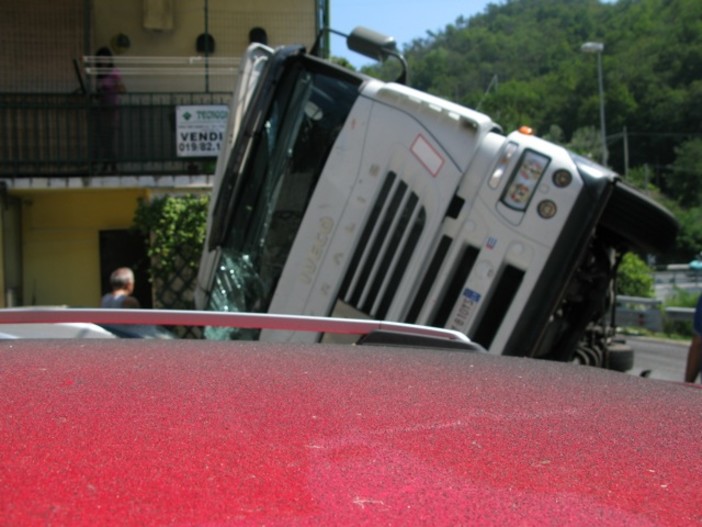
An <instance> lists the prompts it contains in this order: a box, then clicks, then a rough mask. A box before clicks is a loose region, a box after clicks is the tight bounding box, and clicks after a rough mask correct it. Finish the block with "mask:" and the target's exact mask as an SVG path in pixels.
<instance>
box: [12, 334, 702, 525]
mask: <svg viewBox="0 0 702 527" xmlns="http://www.w3.org/2000/svg"><path fill="white" fill-rule="evenodd" d="M0 408H1V415H0V423H1V424H0V496H1V497H0V503H1V505H0V513H1V518H2V523H4V524H8V525H35V524H59V525H60V524H72V525H95V524H106V523H111V524H119V525H126V524H134V525H147V524H159V525H161V524H215V525H217V524H228V523H249V524H257V525H264V524H265V525H289V524H363V523H366V524H373V525H376V524H401V525H411V524H431V525H440V524H444V525H459V524H462V525H468V524H504V525H512V524H520V525H529V524H531V525H543V524H555V525H564V524H570V525H593V524H597V525H617V526H620V525H632V524H637V525H681V524H691V523H699V522H700V521H701V519H702V502H701V501H700V499H699V498H700V496H701V495H702V494H701V492H700V489H701V488H702V453H701V450H702V449H701V448H700V447H701V445H702V443H701V441H700V435H701V434H702V390H699V389H697V388H696V387H693V386H689V385H682V384H680V385H677V384H670V383H664V382H660V381H652V380H648V379H642V378H638V377H633V376H630V375H625V374H621V373H616V372H607V371H602V370H596V369H592V368H588V367H583V366H573V365H567V364H558V363H552V362H543V361H537V360H534V359H519V358H510V357H495V356H491V355H484V354H477V353H465V352H448V351H436V350H432V351H429V350H417V349H391V348H376V347H360V346H356V347H350V346H334V345H291V344H279V345H275V344H273V345H271V344H260V343H259V344H257V343H235V342H228V343H215V342H201V341H133V340H105V341H92V340H91V341H60V342H59V341H21V340H15V341H9V342H4V343H2V344H0Z"/></svg>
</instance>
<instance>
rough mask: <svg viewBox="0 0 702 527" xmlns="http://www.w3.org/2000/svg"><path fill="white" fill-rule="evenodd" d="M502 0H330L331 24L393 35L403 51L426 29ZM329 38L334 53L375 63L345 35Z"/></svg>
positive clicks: (440, 26)
mask: <svg viewBox="0 0 702 527" xmlns="http://www.w3.org/2000/svg"><path fill="white" fill-rule="evenodd" d="M501 3H502V1H501V0H463V1H460V0H428V1H427V0H329V6H330V13H331V22H330V25H331V27H332V29H334V30H336V31H341V32H342V33H346V34H348V33H350V32H351V30H353V28H355V27H356V26H365V27H367V28H369V29H373V30H374V31H377V32H378V33H383V34H385V35H390V36H393V37H395V41H396V42H397V49H398V50H400V51H401V50H402V49H403V48H404V45H405V44H409V43H410V42H411V41H412V40H414V39H416V38H425V37H426V36H427V31H433V32H436V31H441V30H443V29H444V28H445V27H446V26H447V25H449V24H453V23H454V22H456V19H457V18H458V17H459V16H463V17H464V18H470V17H472V16H473V15H477V14H479V13H483V12H484V11H485V8H486V7H487V6H488V4H498V5H499V4H501ZM330 42H331V50H332V55H334V56H338V57H345V58H346V59H348V60H349V62H351V64H353V65H354V66H356V67H360V66H362V65H366V64H372V61H371V60H370V59H367V58H365V57H363V56H362V55H359V54H357V53H354V52H353V51H348V50H347V49H346V41H345V39H344V38H342V37H338V36H334V35H332V36H331V39H330Z"/></svg>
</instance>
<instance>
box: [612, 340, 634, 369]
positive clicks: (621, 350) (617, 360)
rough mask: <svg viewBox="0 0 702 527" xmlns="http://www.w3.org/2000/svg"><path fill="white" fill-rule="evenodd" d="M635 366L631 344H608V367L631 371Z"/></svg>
mask: <svg viewBox="0 0 702 527" xmlns="http://www.w3.org/2000/svg"><path fill="white" fill-rule="evenodd" d="M633 367H634V350H633V349H631V346H629V345H627V344H621V343H612V344H610V345H609V346H607V369H610V370H614V371H621V372H624V371H629V370H630V369H631V368H633Z"/></svg>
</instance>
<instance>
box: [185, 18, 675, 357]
mask: <svg viewBox="0 0 702 527" xmlns="http://www.w3.org/2000/svg"><path fill="white" fill-rule="evenodd" d="M368 34H369V33H367V32H365V30H361V31H360V32H359V33H354V34H352V37H353V38H354V39H356V40H355V41H356V42H358V41H362V40H363V37H364V36H367V35H368ZM370 35H371V36H376V34H374V33H372V32H371V33H370ZM352 40H353V39H352V38H351V37H350V38H349V41H350V42H351V41H352ZM383 45H384V46H385V48H381V53H382V49H389V48H388V47H387V41H384V43H383ZM230 115H231V116H232V119H231V122H230V129H229V137H230V141H229V145H228V147H227V148H226V149H225V150H224V151H223V152H222V154H221V155H220V158H219V161H218V165H217V171H216V184H215V189H214V194H213V199H212V203H211V210H210V217H209V224H208V240H207V247H206V249H205V252H204V254H203V259H202V264H201V268H200V275H199V278H198V291H197V296H196V298H197V303H198V307H199V308H207V309H214V310H223V311H259V312H271V313H285V314H302V315H315V316H326V315H332V314H339V313H343V312H350V313H352V314H353V315H354V316H365V317H369V318H373V319H378V320H391V321H398V322H409V323H419V324H426V325H433V326H439V327H447V328H451V329H454V330H457V331H460V332H461V333H463V334H465V335H467V336H468V337H470V338H471V339H472V340H474V341H476V342H477V343H479V344H480V345H482V346H483V347H485V348H486V349H488V350H489V351H490V352H492V353H498V354H510V355H519V356H531V357H544V358H551V359H556V360H567V361H570V360H579V361H580V362H584V363H588V364H597V365H604V366H606V365H607V362H608V350H609V349H610V343H611V337H612V334H613V324H612V321H611V308H612V306H613V304H614V301H613V300H614V299H613V295H614V287H613V284H614V279H615V276H616V268H617V265H618V262H619V260H620V258H621V256H622V255H623V254H624V252H626V251H627V250H631V249H634V248H636V249H641V250H645V251H653V252H656V251H662V250H665V248H666V247H667V246H668V244H669V243H670V242H672V240H673V239H674V236H675V233H676V231H677V224H676V222H675V220H674V218H673V217H672V216H671V215H670V213H668V212H667V211H666V210H665V209H663V208H662V207H660V206H659V205H657V204H656V203H655V202H653V201H651V200H650V199H648V198H647V197H645V196H643V195H641V194H639V193H638V192H636V191H635V190H633V189H631V188H629V187H626V186H625V185H624V184H623V183H622V182H621V180H620V178H619V177H618V176H617V174H615V173H614V172H612V171H611V170H609V169H607V168H605V167H602V166H599V165H597V164H595V163H593V162H591V161H589V160H587V159H584V158H582V157H579V156H577V155H575V154H573V153H572V152H569V151H568V150H566V149H565V148H563V147H561V146H558V145H556V144H553V143H550V142H547V141H544V140H542V139H539V138H537V137H535V136H534V135H532V134H531V133H530V131H528V130H525V129H523V130H518V131H514V132H511V133H509V134H507V135H505V134H504V133H503V132H502V130H501V128H500V127H499V125H498V124H496V123H495V122H493V121H492V119H491V118H490V117H489V116H487V115H485V114H482V113H480V112H477V111H474V110H471V109H469V108H465V107H462V106H459V105H456V104H454V103H451V102H449V101H446V100H443V99H440V98H437V97H434V96H431V95H429V94H426V93H422V92H419V91H417V90H414V89H412V88H409V87H407V86H405V85H402V84H399V83H386V82H382V81H379V80H377V79H372V78H369V77H366V76H364V75H361V74H357V73H354V72H350V71H348V70H345V69H343V68H340V67H338V66H336V65H334V64H332V63H330V62H327V61H324V60H322V59H320V58H318V57H315V56H314V55H312V54H309V53H307V52H306V51H305V50H304V49H303V48H301V47H286V48H280V49H277V50H272V49H269V48H265V47H264V46H261V45H254V46H252V47H251V48H250V49H249V51H248V52H247V55H246V57H245V60H243V61H242V71H241V74H240V76H239V82H238V85H237V88H236V91H235V96H234V98H233V101H232V110H231V112H230ZM211 336H213V337H217V338H251V337H254V338H261V339H266V340H294V339H303V340H315V339H318V338H320V336H319V335H317V334H309V333H307V334H305V333H296V334H292V333H281V332H271V331H263V332H261V333H256V334H253V335H252V334H250V333H247V334H241V333H237V334H232V333H222V332H221V331H219V330H212V332H211Z"/></svg>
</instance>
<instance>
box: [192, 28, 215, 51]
mask: <svg viewBox="0 0 702 527" xmlns="http://www.w3.org/2000/svg"><path fill="white" fill-rule="evenodd" d="M195 49H196V50H197V52H198V53H207V54H208V55H209V54H211V53H214V51H215V39H214V37H213V36H212V35H210V34H209V33H202V34H200V35H198V37H197V39H196V40H195Z"/></svg>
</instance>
